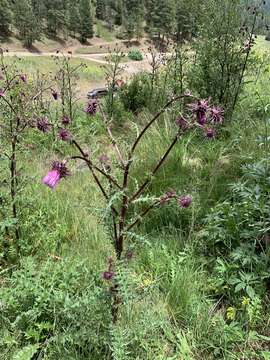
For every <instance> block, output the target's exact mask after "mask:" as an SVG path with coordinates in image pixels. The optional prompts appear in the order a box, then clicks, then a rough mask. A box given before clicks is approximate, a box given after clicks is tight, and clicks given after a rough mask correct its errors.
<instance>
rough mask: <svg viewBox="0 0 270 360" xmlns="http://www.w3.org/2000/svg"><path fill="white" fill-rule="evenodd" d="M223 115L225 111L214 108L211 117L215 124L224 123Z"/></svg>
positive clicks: (211, 110)
mask: <svg viewBox="0 0 270 360" xmlns="http://www.w3.org/2000/svg"><path fill="white" fill-rule="evenodd" d="M223 113H224V111H223V110H222V109H221V108H220V107H218V106H213V107H212V108H211V109H210V116H211V118H212V120H213V121H214V122H215V123H219V124H222V123H223Z"/></svg>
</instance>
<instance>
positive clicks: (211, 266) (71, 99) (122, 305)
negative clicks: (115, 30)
mask: <svg viewBox="0 0 270 360" xmlns="http://www.w3.org/2000/svg"><path fill="white" fill-rule="evenodd" d="M215 14H217V13H216V12H215ZM253 15H254V14H253ZM208 16H209V17H210V18H211V16H212V15H211V14H208ZM228 16H232V15H231V14H229V15H228ZM215 20H216V24H217V27H218V26H219V24H220V19H219V18H218V17H217V18H215ZM205 24H206V25H205V26H209V27H210V26H213V23H210V21H209V22H205ZM226 24H227V22H226V21H224V24H223V25H224V26H226ZM207 30H209V28H207ZM210 30H212V29H211V28H210ZM210 30H209V32H208V33H207V37H206V38H203V39H204V41H201V43H199V42H197V43H196V42H195V43H194V44H193V43H191V44H190V47H191V46H193V47H194V49H192V51H191V52H187V51H186V50H185V49H186V48H185V47H183V46H182V44H180V45H179V46H175V45H174V46H173V47H172V48H169V49H168V51H167V52H168V54H170V56H168V58H166V59H165V60H164V58H160V52H159V50H158V49H154V47H153V49H152V50H151V51H153V53H154V51H156V52H155V53H154V54H155V55H156V58H155V59H158V60H157V62H155V63H154V64H152V68H151V69H152V71H151V72H141V73H139V74H137V75H134V76H133V77H131V78H130V79H129V80H128V81H127V82H126V83H125V84H123V85H122V87H121V88H120V89H118V91H117V92H115V83H116V81H117V80H118V79H120V78H121V76H122V73H123V69H122V67H121V66H120V65H119V64H120V63H121V55H119V54H115V53H111V56H109V60H108V64H107V66H106V68H101V67H100V66H99V65H97V64H95V63H93V62H90V61H85V62H86V65H87V67H80V66H79V65H80V63H81V60H80V59H77V58H72V59H70V56H69V55H68V54H66V55H65V56H63V57H60V58H59V62H58V63H57V64H56V63H55V61H54V60H53V59H52V58H51V57H47V56H36V57H22V58H20V59H18V58H13V57H12V58H11V57H9V56H6V55H5V54H4V55H3V56H2V66H1V79H0V103H1V108H0V113H1V117H0V125H1V137H0V149H1V153H0V164H1V174H0V202H1V206H2V208H1V210H0V240H1V244H0V310H1V311H0V359H1V360H41V359H46V360H55V359H61V360H62V359H63V360H86V359H91V360H101V359H102V360H103V359H104V360H165V359H166V360H219V359H220V360H222V359H224V360H240V359H241V360H268V359H270V351H269V344H270V330H269V329H270V311H269V310H270V297H269V291H270V278H269V265H270V264H269V254H270V241H269V230H270V227H269V210H270V208H269V181H270V171H269V132H270V122H269V90H270V86H269V56H270V53H269V49H268V46H269V45H268V43H267V42H265V40H264V38H263V37H262V36H259V37H258V38H257V41H256V45H255V46H253V42H252V40H253V38H254V37H255V34H253V31H254V29H252V30H251V37H250V39H249V43H248V46H246V45H243V38H242V37H240V35H239V30H238V29H237V28H233V29H232V27H229V29H227V31H228V32H229V34H231V36H230V37H229V36H224V29H223V28H222V29H220V33H221V35H220V39H221V40H220V41H219V42H211V41H209V38H208V37H209V36H211V35H209V33H210V34H213V31H210ZM217 31H218V30H217ZM231 32H232V33H231ZM108 36H109V35H108ZM212 36H213V37H214V38H215V36H216V35H212ZM223 36H224V37H223ZM241 36H242V35H241ZM245 36H246V35H245ZM239 37H240V38H239ZM228 38H229V39H231V40H230V41H231V43H230V44H228V41H229V40H228ZM109 40H110V38H109ZM223 41H224V42H223ZM209 44H210V45H209ZM224 44H225V45H226V46H224ZM82 49H84V47H83V48H82ZM224 49H225V50H224ZM226 49H227V50H226ZM86 51H87V50H79V52H83V53H84V52H86ZM224 51H227V52H226V53H225V55H224ZM193 55H194V59H193ZM195 55H196V56H195ZM220 59H222V61H224V68H223V70H224V69H229V71H228V74H229V75H228V74H226V73H225V70H224V73H221V71H220V70H219V66H220ZM78 66H79V67H78ZM232 72H233V76H231V73H232ZM37 74H44V75H43V76H41V78H40V77H39V76H38V75H37ZM226 76H227V77H226ZM104 81H106V82H107V86H108V89H109V93H108V95H107V96H106V97H105V98H102V99H98V100H97V101H96V100H94V99H92V100H89V101H87V99H86V92H87V91H88V90H90V89H89V85H90V87H92V85H93V84H98V83H101V82H104ZM205 94H207V96H206V95H205ZM221 95H223V97H222V96H221ZM178 96H179V99H178V100H177V97H178ZM78 97H79V98H80V101H76V99H77V98H78ZM206 98H207V100H206ZM235 99H236V100H237V101H235ZM166 104H167V105H166ZM148 125H149V126H148ZM14 129H15V130H14ZM143 129H145V130H143ZM175 136H176V137H175ZM174 138H175V139H176V140H175V142H172V139H174ZM136 139H137V140H138V139H139V140H140V141H138V142H137V143H136V141H137V140H136ZM134 141H135V144H136V151H134V152H133V147H134V145H133V147H132V144H134ZM14 144H15V145H16V149H17V150H16V149H14ZM119 154H120V155H119ZM164 154H165V155H164ZM55 162H57V163H55ZM129 164H130V167H129ZM157 164H158V165H157ZM14 166H16V170H15V171H14ZM155 169H157V171H155ZM127 177H128V181H125V179H126V178H127ZM97 179H98V180H97ZM145 180H146V181H147V184H146V186H145V187H144V188H143V190H144V191H141V193H140V190H141V186H142V185H141V184H144V181H145ZM118 184H120V186H118ZM122 184H123V185H122ZM46 185H47V186H46ZM134 192H135V195H136V194H138V192H139V195H138V196H135V197H133V198H134V199H135V200H134V201H133V198H132V194H134ZM104 194H105V196H104ZM14 204H15V207H16V210H17V212H16V214H15V215H16V216H15V215H14ZM122 204H123V205H122ZM125 210H127V212H128V213H127V214H126V212H125ZM150 210H151V211H150ZM118 221H119V223H118ZM123 223H124V225H125V226H124V230H123ZM134 224H135V225H134ZM131 225H132V226H131ZM133 225H134V226H133ZM137 225H138V226H137ZM115 233H116V234H115ZM121 235H123V238H121ZM121 239H122V240H124V241H123V244H122V245H123V247H122V248H121V241H120V240H121Z"/></svg>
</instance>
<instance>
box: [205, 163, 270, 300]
mask: <svg viewBox="0 0 270 360" xmlns="http://www.w3.org/2000/svg"><path fill="white" fill-rule="evenodd" d="M269 178H270V173H269V166H268V161H267V160H262V161H261V162H259V163H256V164H254V165H249V166H246V167H245V169H244V177H243V180H242V181H241V182H239V183H237V184H234V185H233V186H232V187H231V191H232V196H231V200H227V201H226V202H224V203H220V204H218V205H216V206H215V207H214V208H213V209H212V211H211V213H210V214H209V215H208V216H207V218H206V219H205V228H204V230H203V232H202V236H203V239H204V240H205V251H206V253H210V254H214V255H215V256H217V260H216V262H214V264H215V266H214V277H213V284H214V290H215V292H216V293H218V294H220V295H226V296H227V297H228V298H229V299H230V300H231V301H235V300H237V298H238V295H239V294H242V296H243V295H244V296H247V297H249V298H251V299H254V298H255V296H256V295H259V296H262V295H263V293H264V292H265V288H266V286H267V283H268V282H269V275H268V272H269V261H268V258H269V250H270V247H269V235H268V232H269V225H270V224H269V221H268V214H269V210H270V209H269ZM212 261H213V260H212Z"/></svg>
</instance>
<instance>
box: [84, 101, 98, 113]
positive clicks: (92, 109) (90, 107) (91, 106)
mask: <svg viewBox="0 0 270 360" xmlns="http://www.w3.org/2000/svg"><path fill="white" fill-rule="evenodd" d="M97 106H98V103H97V100H96V99H91V100H90V101H89V102H88V104H87V106H86V108H85V112H86V113H87V114H88V115H95V114H96V112H97Z"/></svg>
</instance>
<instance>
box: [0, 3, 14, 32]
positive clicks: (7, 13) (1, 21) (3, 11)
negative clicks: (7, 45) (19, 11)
mask: <svg viewBox="0 0 270 360" xmlns="http://www.w3.org/2000/svg"><path fill="white" fill-rule="evenodd" d="M11 19H12V14H11V10H10V8H9V5H8V1H7V0H0V36H6V35H8V33H9V26H10V23H11Z"/></svg>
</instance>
